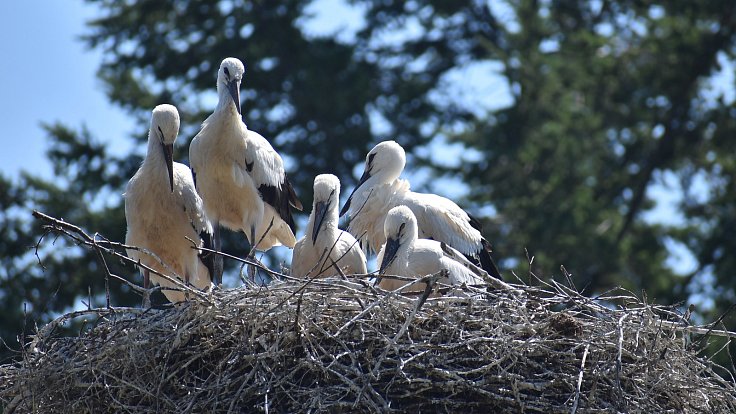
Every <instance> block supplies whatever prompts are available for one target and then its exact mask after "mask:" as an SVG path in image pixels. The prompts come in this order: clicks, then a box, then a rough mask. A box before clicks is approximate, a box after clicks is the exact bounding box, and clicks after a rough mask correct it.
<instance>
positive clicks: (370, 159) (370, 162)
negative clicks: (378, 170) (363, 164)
mask: <svg viewBox="0 0 736 414" xmlns="http://www.w3.org/2000/svg"><path fill="white" fill-rule="evenodd" d="M375 157H376V153H375V152H374V153H373V154H368V165H371V164H373V158H375Z"/></svg>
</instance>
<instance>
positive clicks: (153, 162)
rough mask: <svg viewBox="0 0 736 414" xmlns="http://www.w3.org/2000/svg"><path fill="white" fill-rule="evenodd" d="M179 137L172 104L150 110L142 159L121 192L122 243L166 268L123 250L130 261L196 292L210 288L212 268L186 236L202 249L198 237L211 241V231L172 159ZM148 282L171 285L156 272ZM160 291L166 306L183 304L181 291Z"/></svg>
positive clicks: (184, 171) (187, 175)
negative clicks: (171, 278)
mask: <svg viewBox="0 0 736 414" xmlns="http://www.w3.org/2000/svg"><path fill="white" fill-rule="evenodd" d="M178 133H179V113H178V111H177V110H176V108H175V107H174V106H172V105H159V106H157V107H156V108H154V110H153V114H152V117H151V128H150V130H149V131H148V151H147V153H146V158H145V159H144V160H143V164H142V165H141V167H140V168H139V169H138V171H137V172H136V173H135V175H134V176H133V178H131V179H130V181H129V182H128V185H127V187H126V189H125V194H124V198H125V220H126V222H127V224H128V231H127V234H126V237H125V243H126V244H128V245H130V246H136V247H139V248H143V249H147V250H149V251H151V252H152V253H154V254H155V255H156V256H158V258H159V259H161V261H163V263H165V264H166V266H164V265H162V264H161V263H160V262H159V260H157V259H156V258H154V257H152V256H151V255H149V254H146V253H144V252H141V251H136V250H132V249H131V250H128V256H129V257H130V258H132V259H134V260H139V261H140V262H141V263H142V264H145V265H147V266H148V267H150V268H152V269H154V270H156V271H158V272H160V273H162V274H165V275H169V276H174V277H178V278H179V279H181V280H183V281H185V282H189V283H191V284H192V285H194V286H196V287H197V288H199V289H207V288H209V287H210V286H211V285H212V283H211V278H210V272H211V271H213V270H212V269H211V268H210V269H208V267H207V265H208V264H209V263H205V262H203V261H202V260H201V258H200V257H199V256H198V254H197V251H196V250H194V249H192V243H191V242H190V241H189V240H187V238H189V239H191V240H194V241H197V242H199V245H200V246H202V245H203V239H202V238H201V237H200V236H203V237H204V238H207V237H210V236H211V234H212V227H211V225H210V223H209V222H208V220H207V218H206V216H205V214H204V209H203V206H202V199H201V198H200V197H199V195H198V194H197V191H196V190H195V188H194V181H193V180H192V173H191V172H190V171H189V168H187V166H186V165H184V164H180V163H178V162H173V160H172V151H173V146H174V141H175V140H176V137H177V135H178ZM208 241H209V240H208ZM167 267H168V268H167ZM210 267H211V266H210ZM172 271H173V272H174V274H172ZM143 273H144V281H145V282H144V284H147V281H148V278H149V272H148V271H147V270H143ZM150 279H151V280H152V281H153V283H155V284H160V285H162V286H166V287H175V284H174V283H172V282H169V281H167V280H165V279H163V278H161V277H160V276H158V275H155V274H151V275H150ZM163 293H164V295H165V296H166V298H167V299H168V300H169V301H171V302H180V301H182V300H185V295H184V293H183V292H178V291H172V290H166V289H164V290H163Z"/></svg>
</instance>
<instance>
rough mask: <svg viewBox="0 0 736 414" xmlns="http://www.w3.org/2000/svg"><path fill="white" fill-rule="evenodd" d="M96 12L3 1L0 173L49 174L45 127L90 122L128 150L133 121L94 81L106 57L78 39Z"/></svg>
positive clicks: (67, 4) (62, 4)
mask: <svg viewBox="0 0 736 414" xmlns="http://www.w3.org/2000/svg"><path fill="white" fill-rule="evenodd" d="M94 15H95V11H94V8H93V7H90V6H88V5H86V4H84V3H83V2H81V1H76V0H75V1H51V0H42V1H35V2H12V1H5V2H1V3H0V16H2V17H0V38H1V39H3V41H2V43H0V44H1V46H0V54H2V57H3V58H2V59H0V91H2V99H0V121H1V122H2V125H3V132H2V138H0V140H2V144H3V151H1V152H0V172H2V174H3V175H5V176H8V175H9V176H17V174H18V172H19V171H20V170H21V169H24V170H26V171H29V172H33V173H40V174H42V175H44V176H45V177H51V176H52V171H51V167H50V165H49V163H48V161H47V160H46V158H45V148H46V146H47V142H46V138H45V134H44V131H43V130H42V129H41V127H40V124H41V123H42V122H47V123H51V122H54V121H62V122H64V123H65V124H67V125H69V126H72V127H78V126H81V125H82V124H85V125H87V127H88V128H89V130H90V131H91V132H92V134H93V136H95V137H97V138H98V139H100V140H104V141H105V142H109V143H111V145H112V150H113V151H121V152H125V153H127V152H128V151H129V149H130V144H129V142H130V140H129V139H125V137H126V136H127V134H128V131H131V130H132V127H133V125H132V124H131V118H129V117H127V116H126V115H125V113H124V112H123V111H122V110H121V109H120V108H117V107H115V106H114V105H113V104H111V103H110V102H109V101H108V100H107V98H106V96H105V93H104V90H103V87H102V84H101V82H99V81H98V80H97V78H96V77H95V72H96V70H97V67H98V64H99V62H100V59H101V53H99V52H98V51H90V50H87V49H86V48H85V46H84V45H83V44H82V42H80V41H79V40H78V37H79V35H81V34H82V33H83V32H84V22H85V20H87V19H89V18H90V17H93V16H94Z"/></svg>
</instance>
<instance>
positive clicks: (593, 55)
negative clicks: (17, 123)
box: [0, 0, 736, 356]
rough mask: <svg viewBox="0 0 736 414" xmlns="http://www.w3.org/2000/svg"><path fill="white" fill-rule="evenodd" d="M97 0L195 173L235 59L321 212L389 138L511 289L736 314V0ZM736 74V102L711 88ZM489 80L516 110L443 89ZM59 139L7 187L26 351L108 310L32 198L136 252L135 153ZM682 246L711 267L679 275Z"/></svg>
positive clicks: (1, 218) (112, 63) (130, 67)
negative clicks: (44, 331)
mask: <svg viewBox="0 0 736 414" xmlns="http://www.w3.org/2000/svg"><path fill="white" fill-rule="evenodd" d="M87 1H88V2H89V3H92V4H95V5H97V6H98V7H99V10H100V17H99V18H98V19H96V20H93V21H91V22H89V26H88V31H87V32H86V34H85V35H84V37H83V41H84V42H86V44H87V45H89V47H91V48H97V49H101V50H102V51H104V56H105V58H104V62H103V63H102V65H101V67H100V68H99V72H98V74H99V77H100V79H102V81H103V83H104V84H105V86H106V88H107V93H108V95H109V97H110V99H111V100H112V101H113V102H114V103H116V104H118V105H120V106H121V107H122V108H125V109H126V110H127V111H128V112H129V113H130V115H131V116H132V117H136V119H138V120H139V121H140V122H139V125H140V128H139V130H137V131H134V133H133V139H135V140H136V141H137V142H139V143H140V144H141V145H143V144H142V143H143V142H144V140H145V138H146V131H147V127H148V117H149V114H150V110H151V109H152V108H153V107H154V106H155V105H157V104H159V103H164V102H167V103H172V104H175V105H176V106H177V107H178V108H179V111H180V113H181V115H182V130H181V132H180V142H179V144H178V146H177V147H178V150H177V154H176V159H177V160H179V161H186V154H187V149H188V141H189V140H190V139H191V138H192V137H193V136H194V134H195V133H196V132H197V130H198V128H199V124H200V123H201V122H202V121H203V120H204V119H205V117H206V116H207V115H208V114H209V113H211V111H212V110H213V108H214V104H215V99H216V95H215V79H216V70H217V67H218V65H219V63H220V61H221V60H222V59H223V58H224V57H227V56H235V57H238V58H240V59H241V60H243V61H244V63H245V64H246V75H245V78H244V81H243V86H242V89H243V92H242V98H243V113H244V119H245V121H246V123H247V124H248V126H249V127H250V128H251V129H254V130H256V131H259V132H261V133H262V134H263V135H264V136H266V137H267V138H269V139H270V140H271V142H272V144H273V146H274V147H275V148H276V149H277V150H278V151H279V152H280V153H281V154H282V156H284V158H285V160H286V162H287V170H288V172H289V174H290V176H291V177H292V181H293V182H294V183H295V185H296V187H297V190H298V194H299V195H300V197H301V198H302V201H303V202H304V205H305V206H308V205H310V204H311V197H312V194H311V193H312V180H313V178H314V176H315V175H317V174H320V173H327V172H329V173H333V174H336V175H337V176H338V177H340V179H341V180H342V182H343V187H344V190H343V192H346V191H347V190H348V189H349V187H350V186H352V185H354V184H355V181H356V180H355V177H354V176H353V174H352V172H353V169H354V167H355V165H356V164H359V163H361V162H362V161H363V159H364V157H365V153H366V152H367V151H368V150H369V149H370V148H371V147H372V146H373V145H374V144H375V143H376V142H378V141H380V140H383V139H395V140H397V141H398V142H399V143H401V144H402V145H403V146H404V147H405V148H406V149H407V151H408V152H414V153H415V155H414V157H413V158H412V166H413V167H417V166H423V167H427V168H429V169H430V170H431V171H432V172H433V174H434V176H435V177H451V178H452V179H459V180H461V181H463V182H465V183H466V184H467V186H468V194H467V197H466V199H465V200H463V201H461V202H460V204H462V205H464V206H465V207H466V208H468V209H469V210H471V211H473V212H475V213H477V215H480V216H481V218H482V220H483V221H484V223H485V234H486V236H487V238H488V239H489V240H491V241H492V243H493V245H494V250H495V253H494V255H495V257H496V258H497V260H499V261H500V264H501V267H502V272H504V274H505V275H506V276H507V278H509V279H510V278H511V277H512V276H511V271H514V272H515V273H516V274H517V275H519V277H521V278H522V279H523V280H527V279H526V277H527V274H528V271H529V268H530V267H531V268H532V270H533V271H534V272H535V274H537V275H539V276H540V277H542V278H548V277H559V276H560V275H561V274H562V271H561V270H560V266H561V265H564V266H565V268H566V269H567V270H568V271H569V272H570V273H572V277H571V278H572V280H573V281H574V282H575V284H576V285H577V287H578V289H583V290H584V293H586V294H595V293H596V292H600V291H602V290H604V289H606V288H609V287H613V286H617V285H622V286H624V287H626V288H629V289H632V290H634V291H639V290H641V289H644V290H646V292H647V295H648V297H649V298H654V299H655V300H657V301H658V302H660V303H677V302H680V301H686V300H688V298H689V296H690V295H692V294H701V295H703V296H704V297H706V298H707V299H709V300H712V302H711V303H712V307H710V308H706V309H701V314H703V315H704V316H706V317H713V316H714V315H717V314H718V313H719V312H722V311H724V310H725V309H727V308H728V307H729V305H730V304H731V303H732V302H734V297H735V296H736V295H735V292H736V290H735V289H736V278H735V277H734V275H736V259H734V256H733V254H732V252H734V251H735V250H736V238H734V237H732V235H731V231H733V229H735V228H736V188H734V187H735V186H736V184H735V181H734V179H735V178H736V177H735V175H736V140H735V139H734V136H735V135H736V107H734V100H733V89H734V86H735V85H734V84H733V75H734V74H733V71H734V70H733V68H734V66H733V64H732V62H733V60H734V52H735V51H736V49H735V43H734V41H735V38H734V31H735V30H736V16H735V15H734V12H735V10H734V8H736V3H734V2H732V1H710V2H694V1H690V0H673V1H669V2H664V3H662V4H659V5H654V4H650V2H642V1H633V0H632V1H626V0H621V1H605V0H596V1H574V0H559V1H555V0H551V1H532V0H517V1H508V2H504V1H491V2H485V1H473V0H463V1H461V0H453V1H447V0H434V1H422V2H420V1H393V0H384V1H373V2H369V1H357V0H352V1H350V2H349V3H348V5H347V7H350V8H351V9H352V10H353V11H357V12H358V15H362V17H360V18H357V19H358V21H357V22H345V26H346V27H348V29H346V30H345V31H343V32H341V33H337V34H321V33H319V32H318V33H314V32H313V31H312V30H309V29H310V24H313V23H310V22H311V21H312V20H311V19H312V15H313V14H314V13H315V8H314V6H315V5H314V4H313V2H311V1H304V0H287V1H279V2H275V1H264V0H260V1H259V0H256V1H248V0H239V1H224V0H220V1H216V0H209V1H173V0H166V1H158V0H157V1H153V0H144V1H138V2H130V1H126V2H119V1H113V0H87ZM320 3H323V8H324V4H327V3H324V1H322V0H320V1H318V2H317V4H320ZM326 7H330V6H329V4H328V5H327V6H326ZM353 26H354V27H357V28H356V29H355V30H351V29H349V27H353ZM468 68H476V69H477V68H480V69H481V70H480V71H478V70H475V71H474V72H472V73H474V74H473V75H470V74H469V73H470V72H469V71H468ZM478 72H480V75H478ZM724 72H728V73H727V76H725V78H726V79H729V82H730V83H729V84H728V85H727V89H728V93H723V91H721V90H718V89H714V88H713V87H712V85H713V82H712V79H713V77H714V76H716V75H717V74H719V73H724ZM479 76H480V77H483V78H487V77H493V76H495V77H499V78H501V79H502V80H503V84H504V85H507V86H508V90H509V91H510V101H509V103H508V105H504V106H502V107H501V108H500V109H499V108H498V107H497V108H490V109H489V106H488V101H491V100H493V99H495V98H494V97H493V96H487V97H483V96H481V97H480V99H479V100H475V101H469V100H463V99H461V98H458V97H457V96H454V95H453V94H454V93H453V91H452V88H451V87H449V86H448V85H449V84H450V83H451V82H450V81H451V80H452V79H455V80H456V82H457V79H458V78H459V79H460V83H461V84H462V85H463V86H464V87H465V88H466V89H469V90H473V88H474V87H475V83H477V82H479V80H480V78H479ZM49 121H51V120H49ZM46 129H47V131H48V135H49V142H50V149H49V152H48V156H49V161H50V162H51V163H53V165H54V171H55V173H56V175H57V178H56V179H55V180H53V181H45V180H42V179H39V178H37V177H34V176H32V175H31V174H28V173H26V174H24V175H23V176H22V177H21V178H20V180H19V181H18V182H11V181H9V180H7V179H2V180H0V186H2V188H3V191H2V192H0V194H1V196H0V202H1V203H2V215H0V229H2V230H0V231H2V232H3V237H2V239H0V257H2V261H3V264H4V266H3V269H2V272H3V273H2V276H3V277H2V279H0V283H2V286H1V290H0V296H2V297H3V301H2V306H3V312H2V316H1V317H0V334H1V335H2V337H3V339H4V340H5V341H6V342H7V343H8V344H9V345H10V346H11V347H13V348H16V349H17V343H16V342H15V337H16V335H18V334H19V333H20V332H21V330H22V329H23V327H24V324H25V329H26V331H30V330H32V329H31V327H32V324H33V323H34V322H35V323H39V324H40V323H43V322H45V321H47V320H49V318H50V317H52V316H53V315H54V314H58V313H59V312H61V311H64V310H66V309H68V308H69V307H70V306H78V305H79V303H80V301H83V302H84V303H86V300H88V299H87V296H88V292H91V296H92V297H91V300H92V302H94V304H95V305H100V304H104V297H102V298H101V297H100V294H101V293H102V292H104V287H103V284H104V281H103V279H102V277H101V269H100V268H99V263H98V262H97V260H96V258H95V256H94V254H92V253H90V252H86V251H82V250H81V249H79V248H77V247H75V246H72V245H70V244H69V243H67V242H66V241H63V240H57V241H56V243H55V244H53V245H52V244H51V243H50V242H49V241H48V240H47V241H44V243H42V244H41V247H40V248H39V250H38V255H39V257H40V262H41V263H42V264H43V267H41V266H40V265H39V264H38V261H37V260H36V258H35V257H34V253H35V252H34V249H33V248H32V246H35V245H36V243H37V241H38V239H39V237H40V236H41V234H42V231H41V229H40V227H39V226H38V224H37V223H32V222H31V219H30V214H28V211H27V209H28V207H30V206H32V207H35V208H38V209H41V210H42V211H44V212H46V213H48V214H50V215H53V216H56V217H63V218H64V219H65V220H67V221H69V222H73V223H75V224H78V225H80V226H82V227H83V228H85V229H86V230H88V231H90V232H99V233H100V234H102V235H104V236H105V237H108V238H109V239H111V240H118V241H122V240H123V239H124V233H125V219H124V213H123V208H122V200H121V198H120V194H121V193H122V191H123V188H124V185H125V183H126V182H127V180H128V179H129V177H130V176H132V174H133V172H134V171H135V169H136V168H137V167H138V165H139V163H140V157H138V156H135V155H133V154H109V153H107V152H106V150H105V145H104V144H103V141H104V137H91V136H90V134H89V133H88V132H87V131H85V130H84V129H82V130H75V129H72V128H69V127H67V126H65V125H64V124H63V123H57V124H49V125H47V126H46ZM438 140H439V141H441V142H444V143H449V144H452V145H457V144H461V145H462V148H463V149H464V150H463V154H462V156H460V157H457V158H458V159H452V160H448V159H444V158H446V157H444V155H443V154H444V152H443V153H437V152H432V151H427V150H426V149H427V148H437V147H433V146H430V145H429V144H430V143H436V142H439V141H438ZM182 141H183V142H182ZM443 145H444V144H443ZM422 148H424V151H421V149H422ZM421 154H424V155H421ZM443 157H444V158H443ZM657 188H659V189H660V191H665V192H668V193H670V194H674V195H676V197H675V199H676V200H678V201H677V205H676V206H675V213H674V214H673V216H674V217H672V218H669V219H665V220H662V219H651V218H647V213H649V212H651V211H652V210H653V208H654V207H655V206H656V204H657V200H656V199H655V198H654V195H655V194H656V191H655V190H656V189H657ZM488 207H490V208H488ZM307 210H309V208H307ZM243 243H244V242H243V241H242V237H241V236H239V235H234V234H229V239H228V240H226V241H225V246H226V251H229V252H231V253H234V254H241V255H242V253H243V251H244V249H243V248H242V246H243ZM672 245H679V246H683V247H684V248H686V249H687V250H688V251H689V252H690V253H691V254H692V255H693V257H694V259H695V262H696V263H695V265H696V266H695V269H687V270H686V271H685V270H683V269H678V268H673V266H672V265H669V264H668V261H667V260H668V258H669V257H670V252H669V250H668V247H669V246H672ZM29 246H31V248H29ZM527 251H528V253H527ZM531 256H533V257H534V260H533V262H532V263H531V265H530V264H529V257H531ZM112 265H113V266H114V267H115V268H114V269H112V270H113V271H114V272H116V273H118V274H123V275H130V276H131V277H135V275H136V274H137V273H136V271H135V270H134V269H132V268H129V267H128V268H125V267H123V266H122V265H121V264H120V263H113V264H112ZM111 293H112V300H113V303H114V304H135V303H137V302H138V298H137V297H136V296H135V295H133V294H132V293H131V292H130V291H129V290H128V289H126V288H125V287H123V286H120V285H119V284H116V283H112V285H111ZM100 301H102V302H100ZM24 304H26V305H27V307H26V309H25V311H24ZM24 312H25V313H24ZM708 312H710V314H707V313H708ZM24 321H25V322H24ZM726 322H727V323H728V324H729V326H730V328H732V329H733V328H736V323H734V320H733V319H726ZM5 355H6V356H7V355H10V354H9V353H6V354H5Z"/></svg>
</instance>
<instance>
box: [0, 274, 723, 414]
mask: <svg viewBox="0 0 736 414" xmlns="http://www.w3.org/2000/svg"><path fill="white" fill-rule="evenodd" d="M437 276H438V275H433V276H429V277H428V278H427V279H425V280H424V282H428V281H430V279H429V278H432V277H437ZM428 285H431V283H428ZM443 289H444V293H445V295H444V296H442V297H436V298H427V296H428V293H427V292H424V294H423V295H422V296H421V297H407V296H402V295H400V294H398V293H396V292H386V291H384V290H381V289H380V288H376V287H373V286H371V285H370V284H368V283H366V281H364V280H361V279H359V278H355V277H353V276H350V275H348V276H347V277H346V278H343V277H336V278H328V279H305V280H296V281H295V280H289V281H286V282H276V283H274V284H272V285H269V286H268V287H266V288H262V289H246V288H239V289H233V290H215V291H214V292H210V293H207V294H203V295H201V296H194V297H193V298H192V300H191V301H189V302H187V303H183V304H179V305H177V306H174V307H172V308H168V309H158V310H157V309H149V310H142V309H134V308H125V309H118V308H109V309H107V308H106V309H93V310H85V311H81V312H80V313H76V314H68V315H64V316H62V317H60V318H59V319H58V320H57V321H54V322H52V323H51V324H49V325H47V326H46V327H44V328H42V329H40V331H39V332H38V333H37V334H36V335H35V337H33V338H32V341H31V342H30V343H29V345H28V346H27V351H26V352H25V353H24V359H23V360H22V361H20V362H18V363H16V364H10V365H5V366H1V367H0V404H2V405H4V406H5V411H4V412H5V413H26V412H43V413H68V412H75V413H118V412H131V413H132V412H135V413H148V412H150V413H153V412H176V413H180V412H182V413H183V412H221V413H226V412H254V411H263V412H305V411H311V412H348V411H350V412H353V411H355V412H389V411H396V412H412V411H417V412H437V411H442V412H463V413H467V412H483V413H489V412H526V413H575V412H577V413H581V412H585V413H598V412H600V413H604V412H605V413H609V412H631V413H639V412H642V413H650V412H652V413H653V412H677V413H701V412H724V413H725V412H736V387H735V386H734V384H733V382H732V381H730V380H725V379H723V377H721V375H719V373H720V374H724V375H725V374H726V372H727V371H726V370H725V369H723V368H721V367H719V366H717V365H715V364H714V363H712V362H711V361H709V360H707V359H703V358H701V357H699V356H698V353H697V351H699V350H697V349H693V346H692V344H693V343H696V341H694V340H692V338H690V336H695V335H697V334H698V333H700V332H709V334H710V335H713V333H714V331H709V328H711V327H710V326H704V327H692V326H689V321H688V320H687V319H686V318H683V317H681V316H680V315H679V314H678V313H677V312H676V310H675V309H673V308H670V307H662V306H656V305H652V304H647V303H644V302H643V301H641V300H640V299H639V298H637V297H635V296H634V295H631V294H629V293H628V292H626V291H623V290H613V291H611V292H608V293H607V294H605V295H603V296H600V297H597V298H595V299H591V298H587V297H584V296H582V295H580V294H579V293H578V292H576V291H575V290H574V289H571V288H569V287H567V286H564V285H561V284H559V283H557V282H554V281H552V282H549V283H548V284H547V285H546V286H544V287H542V288H540V287H530V286H524V285H511V286H510V288H509V289H499V288H494V287H490V288H489V286H463V287H445V288H443ZM422 300H424V301H425V302H424V303H423V304H422ZM75 318H76V319H78V318H95V320H96V323H94V324H90V325H89V327H88V328H87V330H85V331H84V332H82V333H81V334H80V335H79V336H78V337H60V336H59V334H58V333H57V332H56V330H55V329H54V326H57V325H59V324H62V323H66V322H68V321H69V320H72V319H75ZM732 335H734V334H733V333H731V332H724V336H725V337H726V338H727V339H728V340H730V338H731V337H732ZM685 339H688V340H687V341H686V340H685Z"/></svg>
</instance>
